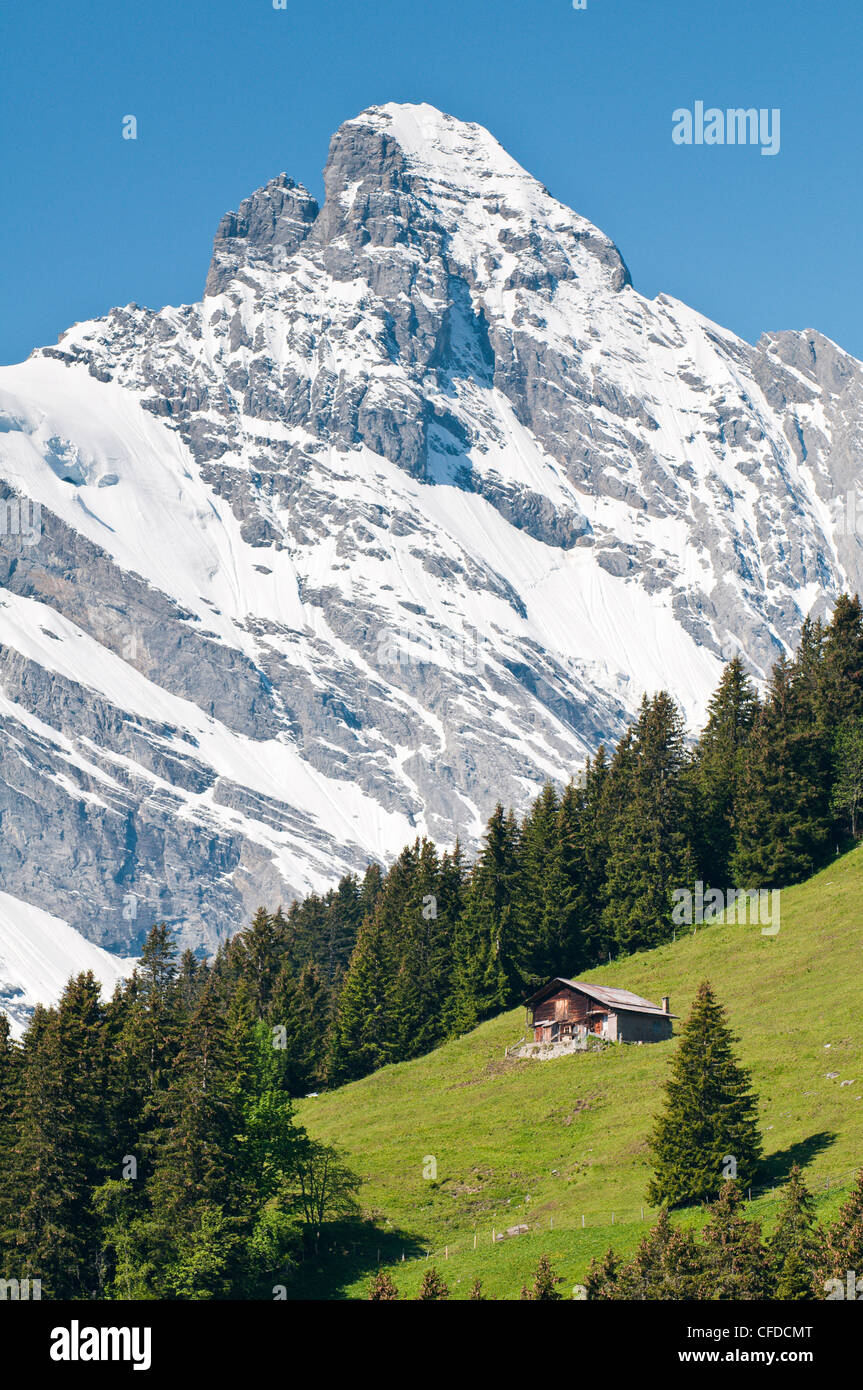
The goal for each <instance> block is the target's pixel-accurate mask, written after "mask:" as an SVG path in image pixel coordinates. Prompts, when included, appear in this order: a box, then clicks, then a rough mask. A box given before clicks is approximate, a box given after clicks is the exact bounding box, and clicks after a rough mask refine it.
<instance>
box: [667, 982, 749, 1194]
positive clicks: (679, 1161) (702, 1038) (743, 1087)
mask: <svg viewBox="0 0 863 1390" xmlns="http://www.w3.org/2000/svg"><path fill="white" fill-rule="evenodd" d="M735 1041H736V1039H735V1037H734V1035H733V1033H732V1032H731V1029H730V1028H729V1026H728V1022H727V1018H726V1014H725V1010H724V1009H723V1007H722V1005H721V1004H720V1003H719V1001H718V1000H717V999H716V996H715V995H714V993H713V989H712V988H711V986H710V984H709V983H708V982H707V981H706V980H705V981H703V982H702V984H701V985H699V988H698V992H697V994H696V997H695V1002H694V1003H693V1006H692V1011H691V1013H690V1015H689V1018H688V1019H687V1020H686V1023H685V1024H684V1025H683V1028H682V1030H681V1036H680V1041H679V1043H678V1045H677V1049H676V1051H675V1053H674V1056H673V1057H672V1059H671V1063H670V1067H669V1076H668V1080H667V1081H666V1083H665V1097H666V1099H665V1108H664V1110H663V1111H662V1113H661V1114H660V1116H659V1118H658V1119H657V1122H656V1126H655V1129H654V1132H653V1136H652V1138H651V1142H650V1148H651V1154H652V1159H653V1166H654V1174H653V1178H652V1179H651V1181H650V1184H649V1187H648V1200H649V1201H650V1202H651V1203H653V1204H654V1205H656V1206H659V1205H665V1206H669V1207H676V1206H683V1205H685V1204H686V1203H689V1202H704V1201H708V1200H709V1199H710V1198H712V1197H715V1196H716V1195H717V1193H718V1192H719V1191H720V1188H721V1187H722V1184H723V1180H724V1178H723V1175H724V1174H725V1173H726V1172H728V1171H731V1172H732V1173H733V1175H734V1176H736V1177H737V1178H738V1179H739V1180H740V1182H741V1183H743V1184H744V1185H749V1184H751V1182H752V1181H753V1178H754V1176H755V1172H756V1170H757V1167H758V1161H759V1159H760V1157H761V1139H760V1136H759V1133H758V1123H757V1118H756V1099H755V1096H754V1095H753V1093H752V1091H751V1088H750V1077H749V1073H748V1072H747V1071H746V1070H745V1068H743V1067H742V1066H741V1065H740V1063H739V1062H738V1061H737V1060H736V1058H735V1056H734V1048H733V1044H734V1042H735Z"/></svg>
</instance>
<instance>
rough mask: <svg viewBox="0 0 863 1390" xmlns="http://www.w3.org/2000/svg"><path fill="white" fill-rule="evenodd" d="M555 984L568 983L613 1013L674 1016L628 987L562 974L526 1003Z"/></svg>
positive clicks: (533, 1001) (541, 994)
mask: <svg viewBox="0 0 863 1390" xmlns="http://www.w3.org/2000/svg"><path fill="white" fill-rule="evenodd" d="M555 985H568V986H569V988H570V989H577V990H578V991H579V993H580V994H586V995H587V997H588V998H589V999H595V1000H596V1001H597V1002H598V1003H600V1004H604V1005H605V1007H606V1008H609V1009H613V1010H614V1012H615V1013H625V1014H658V1015H659V1016H660V1017H661V1018H676V1017H677V1015H676V1014H667V1013H666V1012H665V1010H664V1009H661V1008H659V1007H658V1006H657V1005H656V1004H654V1003H652V1001H651V1000H650V999H642V997H641V995H640V994H633V993H632V991H631V990H629V989H611V988H610V987H609V986H608V985H586V984H585V983H584V981H583V980H565V979H564V978H563V976H562V975H558V976H557V977H556V978H555V979H553V980H549V982H548V984H547V985H543V986H542V989H538V990H537V991H536V993H535V994H532V995H531V996H530V998H529V999H527V1000H525V1003H527V1004H533V1003H535V1002H536V1001H538V1000H539V999H542V998H543V997H544V996H545V995H547V994H548V993H550V992H551V991H552V990H553V988H554V986H555Z"/></svg>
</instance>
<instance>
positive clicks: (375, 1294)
mask: <svg viewBox="0 0 863 1390" xmlns="http://www.w3.org/2000/svg"><path fill="white" fill-rule="evenodd" d="M398 1296H399V1295H398V1290H397V1289H396V1286H395V1284H394V1283H393V1281H392V1279H391V1278H390V1276H389V1275H388V1274H387V1273H386V1272H385V1271H384V1270H378V1273H377V1274H376V1275H375V1276H374V1278H373V1279H372V1281H371V1283H370V1284H369V1302H370V1303H395V1301H396V1300H397V1299H398Z"/></svg>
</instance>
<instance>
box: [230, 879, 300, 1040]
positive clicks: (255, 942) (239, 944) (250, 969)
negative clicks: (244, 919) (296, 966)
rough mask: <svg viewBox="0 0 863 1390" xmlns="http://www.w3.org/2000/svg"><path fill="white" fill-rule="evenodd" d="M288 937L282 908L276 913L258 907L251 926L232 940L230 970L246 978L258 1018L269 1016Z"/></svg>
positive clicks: (255, 1015) (255, 1014)
mask: <svg viewBox="0 0 863 1390" xmlns="http://www.w3.org/2000/svg"><path fill="white" fill-rule="evenodd" d="M285 936H286V923H285V920H284V918H283V917H282V915H281V911H280V912H279V913H278V914H277V915H274V914H271V913H269V912H267V911H266V909H265V908H263V907H259V908H258V910H257V912H256V913H255V916H254V918H253V919H252V923H251V925H250V926H248V927H246V928H245V929H244V930H243V931H241V932H238V934H237V935H236V936H235V937H234V938H233V939H232V941H231V943H230V946H229V958H230V966H231V969H232V971H233V972H234V973H235V974H236V975H237V976H240V977H241V978H242V979H243V980H244V981H245V984H246V987H247V988H248V990H249V993H250V998H251V1001H252V1007H253V1009H254V1017H255V1018H256V1019H263V1018H266V1016H267V1010H268V1008H269V1004H270V997H271V995H272V992H273V986H274V985H275V982H276V978H277V976H278V973H279V970H280V968H281V964H282V957H283V955H284V952H285V948H286V941H285Z"/></svg>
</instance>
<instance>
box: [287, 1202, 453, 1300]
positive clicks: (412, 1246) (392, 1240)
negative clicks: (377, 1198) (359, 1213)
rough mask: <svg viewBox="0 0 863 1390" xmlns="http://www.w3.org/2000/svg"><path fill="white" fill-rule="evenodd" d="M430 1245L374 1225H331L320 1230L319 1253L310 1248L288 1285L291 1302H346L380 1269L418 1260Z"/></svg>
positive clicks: (408, 1233) (361, 1222) (333, 1223)
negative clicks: (351, 1292)
mask: <svg viewBox="0 0 863 1390" xmlns="http://www.w3.org/2000/svg"><path fill="white" fill-rule="evenodd" d="M427 1244H428V1243H427V1242H426V1241H423V1240H422V1239H421V1238H420V1237H419V1236H417V1235H413V1234H411V1233H410V1232H408V1231H402V1230H399V1229H393V1228H392V1227H387V1228H386V1229H383V1228H382V1227H380V1226H376V1225H375V1224H374V1223H373V1222H371V1221H353V1222H351V1221H344V1222H331V1223H330V1224H328V1225H327V1226H324V1227H323V1228H322V1229H321V1234H320V1238H319V1240H318V1242H317V1250H315V1249H314V1248H309V1249H307V1250H306V1251H305V1253H304V1255H303V1258H302V1261H301V1262H300V1264H299V1265H298V1266H297V1268H296V1270H295V1271H293V1273H292V1275H291V1277H290V1279H289V1280H287V1281H286V1292H287V1296H288V1298H289V1299H291V1300H301V1301H303V1300H320V1299H340V1298H345V1297H346V1293H347V1290H348V1288H349V1287H350V1286H351V1285H352V1284H355V1283H356V1282H357V1280H359V1279H363V1278H365V1279H366V1282H368V1281H369V1280H370V1279H371V1278H372V1276H373V1275H374V1274H375V1273H376V1272H377V1269H378V1267H379V1266H385V1265H392V1264H396V1263H397V1262H399V1261H400V1260H401V1258H402V1256H403V1255H404V1257H405V1259H406V1260H413V1259H416V1258H417V1257H418V1256H419V1255H424V1254H425V1253H426V1248H427Z"/></svg>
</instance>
